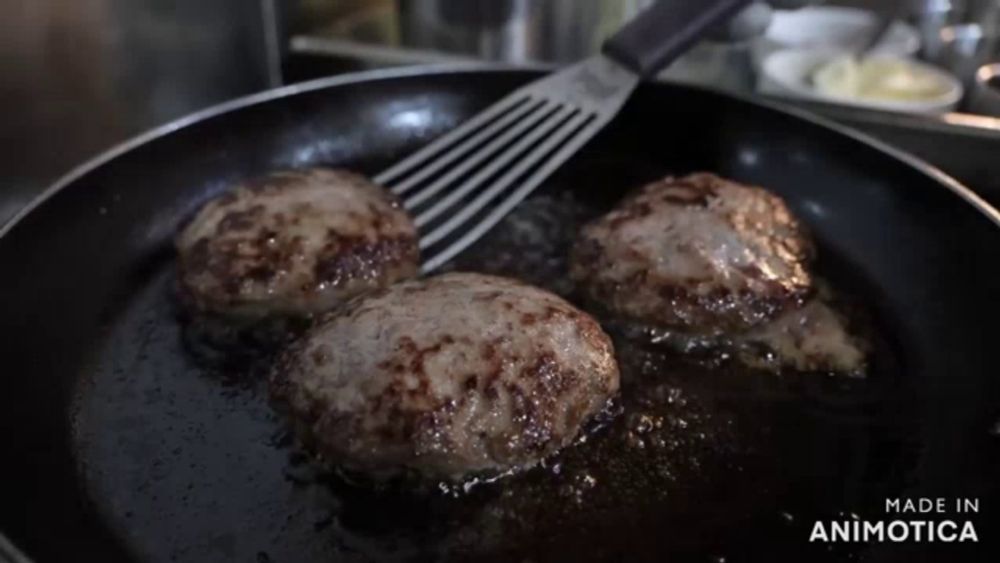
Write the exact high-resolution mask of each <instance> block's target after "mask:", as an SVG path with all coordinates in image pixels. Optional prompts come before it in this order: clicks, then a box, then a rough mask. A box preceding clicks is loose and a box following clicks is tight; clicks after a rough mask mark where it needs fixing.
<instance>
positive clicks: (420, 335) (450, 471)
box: [271, 273, 619, 480]
mask: <svg viewBox="0 0 1000 563" xmlns="http://www.w3.org/2000/svg"><path fill="white" fill-rule="evenodd" d="M618 383H619V382H618V366H617V363H616V362H615V358H614V350H613V347H612V344H611V340H610V339H609V338H608V336H607V335H606V334H605V333H604V332H603V331H602V330H601V328H600V326H599V325H598V324H597V322H596V321H594V319H592V318H591V317H590V316H589V315H587V314H586V313H583V312H581V311H579V310H578V309H576V308H575V307H573V306H572V305H570V304H569V303H567V302H566V301H564V300H562V299H561V298H559V297H557V296H555V295H553V294H551V293H548V292H546V291H543V290H541V289H538V288H535V287H532V286H529V285H526V284H523V283H521V282H517V281H513V280H509V279H505V278H499V277H493V276H485V275H479V274H463V273H457V274H446V275H442V276H438V277H435V278H431V279H428V280H421V281H411V282H404V283H401V284H397V285H395V286H393V287H391V288H388V289H386V290H384V291H381V292H379V293H377V294H373V295H370V296H366V297H363V298H359V299H356V300H354V301H352V302H350V303H349V304H348V305H347V306H345V307H344V308H342V309H341V310H339V311H337V312H335V313H333V314H331V315H329V316H327V317H326V318H325V319H323V320H322V321H320V322H319V323H318V324H317V325H316V326H315V327H314V328H313V329H312V330H311V331H310V332H309V333H307V334H306V335H305V337H304V338H303V339H302V340H301V341H299V342H298V343H297V344H296V345H295V346H293V347H292V349H291V350H289V351H288V352H287V353H286V354H285V355H284V357H283V358H282V359H281V360H280V361H279V362H278V364H277V367H276V369H275V371H274V373H273V375H272V380H271V388H272V395H273V397H274V399H275V403H276V406H278V408H279V409H280V410H282V411H284V412H285V413H287V415H288V417H289V418H290V420H291V422H292V425H293V427H294V428H295V431H296V435H297V436H298V437H299V438H300V440H301V441H302V442H303V443H304V444H305V445H306V446H307V447H308V448H310V449H312V450H313V451H314V452H315V453H317V454H319V456H320V457H321V458H322V459H323V460H325V461H327V462H329V463H331V464H333V465H336V466H339V467H342V468H345V469H348V470H351V471H355V472H361V473H365V474H368V475H370V476H374V477H376V478H378V477H385V476H393V475H397V474H399V473H402V472H415V473H417V474H419V475H422V476H424V477H428V478H434V479H449V480H455V479H459V478H461V477H463V476H467V475H469V474H480V473H489V474H496V473H499V472H503V471H506V470H510V469H517V468H523V467H528V466H531V465H533V464H535V463H537V462H538V461H540V460H541V459H543V458H545V457H546V456H548V455H551V454H553V453H554V452H556V451H557V450H559V449H560V448H563V447H565V446H567V445H568V444H570V443H571V442H572V441H573V440H574V438H576V436H577V435H578V434H579V433H580V431H581V429H582V428H583V426H584V424H585V423H586V422H587V420H588V419H590V418H591V417H592V416H593V415H594V414H595V413H597V412H598V411H600V410H601V409H602V408H604V406H605V405H606V404H607V402H608V400H609V399H610V398H611V397H612V396H613V395H614V394H615V393H616V392H617V390H618Z"/></svg>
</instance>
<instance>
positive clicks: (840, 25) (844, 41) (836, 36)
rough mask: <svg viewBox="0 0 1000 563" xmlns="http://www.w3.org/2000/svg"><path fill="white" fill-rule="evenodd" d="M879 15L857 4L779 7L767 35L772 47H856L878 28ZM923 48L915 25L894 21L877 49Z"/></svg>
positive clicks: (902, 52) (905, 51) (910, 51)
mask: <svg viewBox="0 0 1000 563" xmlns="http://www.w3.org/2000/svg"><path fill="white" fill-rule="evenodd" d="M877 25H878V17H877V16H876V15H875V14H874V13H872V12H870V11H868V10H860V9H857V8H843V7H836V6H811V7H806V8H801V9H799V10H791V11H788V10H778V11H776V12H775V13H774V17H773V19H772V20H771V24H770V26H769V27H768V28H767V32H766V33H765V35H764V41H765V43H769V44H770V47H771V49H770V50H772V51H773V50H778V49H787V48H800V49H832V50H855V49H858V48H859V47H860V46H861V45H863V44H864V43H865V41H866V39H867V38H868V37H870V36H871V34H872V33H874V32H875V28H876V26H877ZM919 50H920V35H919V34H918V33H917V30H916V29H914V28H913V27H912V26H910V25H908V24H906V23H903V22H899V21H896V22H893V24H892V26H891V27H890V28H889V31H888V33H887V34H886V36H885V37H884V38H883V39H882V41H881V42H879V44H878V45H877V46H876V47H875V49H874V52H878V53H886V54H892V55H904V56H907V55H910V56H912V55H915V54H916V53H917V51H919Z"/></svg>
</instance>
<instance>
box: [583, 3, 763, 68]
mask: <svg viewBox="0 0 1000 563" xmlns="http://www.w3.org/2000/svg"><path fill="white" fill-rule="evenodd" d="M749 4H750V0H658V1H657V2H656V3H655V4H653V5H652V6H650V7H649V8H648V9H646V10H645V11H643V12H642V13H641V14H639V15H638V16H637V17H636V18H635V19H634V20H632V21H631V22H630V23H629V24H628V25H626V26H625V27H624V28H623V29H622V30H621V31H619V32H618V33H616V34H615V35H614V36H613V37H611V38H610V39H608V40H607V41H605V42H604V46H603V48H602V51H603V52H604V54H605V55H607V56H608V57H611V58H612V59H614V60H615V61H616V62H618V63H620V64H622V65H625V66H626V67H627V68H629V69H631V70H632V71H633V72H635V73H636V74H638V75H640V76H642V77H643V78H649V77H652V76H654V75H656V74H657V73H659V72H660V71H661V70H663V69H664V68H665V67H666V66H667V65H669V64H670V63H672V62H673V61H674V59H676V58H677V57H679V56H681V55H682V54H684V52H685V51H687V50H688V49H689V48H691V46H692V45H694V43H696V42H697V41H698V40H699V39H701V38H702V37H704V36H705V34H706V32H708V31H709V30H710V29H711V28H712V27H713V26H715V25H716V24H718V23H721V22H723V21H725V20H726V19H727V18H729V17H731V16H733V15H734V14H736V12H737V11H738V10H740V8H743V7H745V6H747V5H749Z"/></svg>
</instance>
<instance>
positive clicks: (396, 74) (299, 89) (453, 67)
mask: <svg viewBox="0 0 1000 563" xmlns="http://www.w3.org/2000/svg"><path fill="white" fill-rule="evenodd" d="M555 68H558V67H557V66H555V65H545V64H533V65H506V64H496V63H478V62H476V63H438V64H428V65H413V66H406V67H395V68H382V69H374V70H365V71H359V72H351V73H345V74H342V75H337V76H329V77H323V78H317V79H314V80H309V81H306V82H299V83H295V84H289V85H287V86H281V87H278V88H272V89H268V90H263V91H260V92H256V93H253V94H249V95H246V96H242V97H238V98H234V99H232V100H227V101H225V102H221V103H219V104H215V105H212V106H209V107H207V108H204V109H201V110H198V111H195V112H193V113H189V114H187V115H185V116H182V117H180V118H177V119H175V120H173V121H169V122H167V123H165V124H162V125H158V126H155V127H153V128H152V129H149V130H147V131H145V132H143V133H139V134H138V135H136V136H134V137H131V138H129V139H126V140H124V141H122V142H120V143H118V144H116V145H113V146H111V147H110V148H109V149H107V150H105V151H103V152H101V153H98V154H97V155H95V156H94V157H92V158H90V159H88V160H86V161H84V162H82V163H81V164H78V165H77V166H76V167H74V168H72V169H70V170H69V172H67V173H65V174H64V175H63V176H61V177H60V178H59V179H57V180H56V181H55V182H53V183H52V184H50V185H49V186H48V187H46V188H45V189H44V190H42V192H41V193H40V194H38V195H37V196H35V197H34V198H32V200H31V201H29V202H28V203H27V204H26V205H24V207H22V208H21V209H20V210H18V211H17V212H16V213H15V214H14V216H13V217H11V218H10V219H9V220H8V221H7V222H6V223H4V224H2V225H0V240H3V239H4V238H5V237H6V236H7V235H9V234H10V233H11V232H12V231H13V230H14V228H16V227H17V225H18V224H20V223H21V222H23V221H24V220H25V219H26V218H27V217H28V216H29V215H30V214H31V213H33V212H34V211H35V210H37V209H38V208H39V207H41V205H42V204H44V203H45V202H46V201H48V200H49V199H52V198H53V197H55V196H56V195H58V194H59V192H61V191H62V190H64V189H65V188H67V187H69V186H70V185H72V184H73V183H75V182H76V181H77V180H79V179H80V178H82V177H84V176H86V175H87V174H89V173H91V172H93V171H94V170H96V169H98V168H100V167H101V166H103V165H105V164H107V163H109V162H111V161H112V160H114V159H115V158H118V157H119V156H122V155H124V154H126V153H128V152H130V151H132V150H133V149H136V148H138V147H140V146H142V145H145V144H147V143H149V142H151V141H154V140H156V139H159V138H161V137H164V136H166V135H169V134H170V133H173V132H174V131H178V130H180V129H184V128H187V127H189V126H192V125H195V124H197V123H199V122H202V121H205V120H208V119H211V118H214V117H218V116H220V115H224V114H227V113H229V112H232V111H235V110H239V109H243V108H247V107H251V106H255V105H258V104H262V103H265V102H270V101H273V100H278V99H281V98H286V97H290V96H294V95H298V94H303V93H307V92H314V91H317V90H323V89H326V88H332V87H337V86H345V85H349V84H357V83H361V82H369V81H376V80H387V79H393V78H406V77H412V76H420V75H440V74H452V73H463V72H511V71H528V72H545V71H551V70H553V69H555ZM661 84H662V82H661ZM678 86H681V87H683V88H688V89H692V90H700V91H705V92H712V93H714V94H720V95H723V96H727V97H730V98H733V99H736V100H739V101H741V102H744V103H747V104H750V105H754V106H757V107H763V108H766V109H769V110H773V111H777V112H779V113H783V114H785V115H789V116H792V117H795V118H797V119H800V120H803V121H806V122H808V123H811V124H813V125H817V126H820V127H823V128H826V129H829V130H831V131H833V132H835V133H838V134H840V135H844V136H846V137H849V138H851V139H853V140H855V141H858V142H860V143H862V144H865V145H867V146H869V147H871V148H873V149H875V150H877V151H879V152H881V153H883V154H885V155H886V156H889V157H890V158H893V159H895V160H898V161H900V162H902V163H904V164H906V165H908V166H910V167H911V168H913V169H915V170H917V171H919V172H920V173H922V174H924V175H925V176H927V177H928V178H930V179H931V180H934V181H935V182H936V183H937V184H940V185H942V186H943V187H945V188H947V189H948V190H949V191H951V192H952V193H953V194H955V195H956V196H958V197H959V198H960V199H962V200H963V201H964V202H965V203H967V204H969V205H971V206H972V207H973V208H975V209H976V210H977V211H979V212H980V213H981V214H983V215H984V216H985V217H986V218H987V219H989V220H990V221H992V222H993V224H994V225H996V226H997V227H1000V210H997V208H995V207H993V206H992V205H990V204H989V203H988V202H987V201H986V200H985V199H983V198H982V197H981V196H980V195H979V194H977V193H976V192H974V191H973V190H972V189H971V188H969V187H968V186H966V185H964V184H962V183H961V182H959V181H958V180H956V179H955V178H954V177H952V176H951V175H949V174H947V173H946V172H944V171H943V170H941V169H939V168H937V167H936V166H934V165H933V164H930V163H928V162H926V161H924V160H922V159H920V158H918V157H916V156H914V155H913V154H911V153H909V152H907V151H905V150H902V149H900V148H897V147H894V146H892V145H890V144H888V143H886V142H884V141H881V140H879V139H876V138H875V137H873V136H871V135H868V134H867V133H863V132H861V131H858V130H856V129H853V128H851V127H848V126H845V125H841V124H839V123H836V122H834V121H832V120H830V119H827V118H825V117H822V116H819V115H816V114H814V113H812V112H810V111H808V110H805V109H801V108H795V107H791V106H789V105H787V104H782V103H779V102H775V101H771V100H761V99H758V98H753V97H751V96H749V95H743V94H737V93H733V92H725V91H721V90H716V89H711V88H706V87H701V86H697V85H688V84H681V85H678Z"/></svg>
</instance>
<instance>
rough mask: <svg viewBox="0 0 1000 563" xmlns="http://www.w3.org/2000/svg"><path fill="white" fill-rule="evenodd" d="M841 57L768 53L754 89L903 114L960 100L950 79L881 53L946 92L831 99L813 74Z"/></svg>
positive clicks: (947, 106)
mask: <svg viewBox="0 0 1000 563" xmlns="http://www.w3.org/2000/svg"><path fill="white" fill-rule="evenodd" d="M844 54H845V52H844V51H823V50H800V49H786V50H784V51H778V52H776V53H772V54H771V55H770V56H768V57H767V58H766V59H765V60H764V63H763V65H762V66H761V70H760V76H759V80H758V84H757V89H758V90H759V91H760V92H763V93H765V94H775V95H779V96H789V97H794V98H803V99H809V100H816V101H822V102H829V103H836V104H844V105H851V106H858V107H867V108H873V109H881V110H889V111H898V112H906V113H944V112H947V111H951V110H953V109H955V107H956V106H957V105H958V102H959V101H960V100H961V99H962V94H963V89H962V85H961V83H959V81H958V80H957V79H955V77H954V76H952V75H950V74H948V73H947V72H944V71H942V70H940V69H938V68H936V67H933V66H930V65H927V64H924V63H920V62H917V61H914V60H911V59H907V58H905V57H898V56H895V55H885V54H882V55H874V56H878V57H886V58H893V59H896V60H902V61H905V62H906V64H909V65H913V66H915V67H918V68H920V69H922V70H923V71H925V72H929V73H931V74H934V75H935V76H937V77H938V78H939V79H941V81H942V82H943V83H945V84H947V85H948V88H947V92H946V93H944V94H943V95H941V96H940V97H938V98H934V99H931V100H903V101H885V100H869V99H862V98H853V97H842V96H832V95H827V94H824V93H821V92H819V91H817V90H816V89H815V88H814V87H813V86H812V83H811V80H812V75H813V73H814V72H816V70H817V69H818V68H819V67H821V66H822V65H824V64H826V63H827V62H829V61H831V60H833V59H834V58H836V57H839V56H842V55H844Z"/></svg>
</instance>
